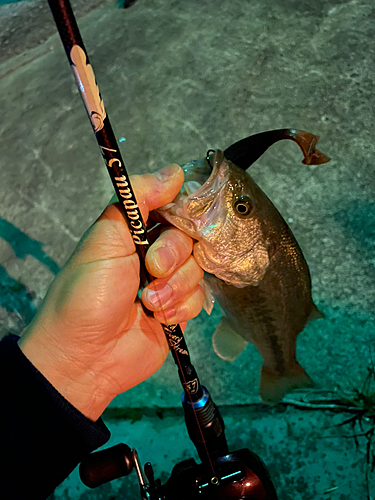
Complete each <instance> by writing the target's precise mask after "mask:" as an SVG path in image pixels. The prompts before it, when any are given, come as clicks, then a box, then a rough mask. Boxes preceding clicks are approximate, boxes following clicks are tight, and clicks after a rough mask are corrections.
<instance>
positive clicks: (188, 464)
mask: <svg viewBox="0 0 375 500" xmlns="http://www.w3.org/2000/svg"><path fill="white" fill-rule="evenodd" d="M133 468H135V470H136V473H137V476H138V481H139V486H140V495H141V499H142V500H196V499H197V500H198V499H199V500H277V496H276V491H275V488H274V486H273V484H272V482H271V479H270V476H269V473H268V471H267V469H266V467H265V465H264V463H263V462H262V461H261V459H260V458H259V457H258V456H257V455H256V454H255V453H252V452H251V451H250V450H248V449H246V448H244V449H242V450H238V451H236V452H234V453H228V454H227V455H225V456H222V457H219V458H216V459H215V460H213V461H212V462H211V463H208V462H205V463H201V464H197V463H196V462H195V460H194V459H193V458H191V459H189V460H184V461H183V462H180V463H179V464H177V465H175V467H174V468H173V470H172V474H171V476H170V478H169V479H168V481H167V482H166V483H165V484H164V485H162V484H161V481H160V479H155V478H154V473H153V469H152V465H151V464H150V463H149V462H148V463H146V464H145V466H144V469H142V466H141V465H140V462H139V458H138V454H137V452H136V451H135V450H131V449H130V448H129V446H127V445H126V444H123V443H121V444H118V445H116V446H114V447H112V448H108V449H106V450H103V451H98V452H96V453H92V454H91V455H90V456H89V457H88V458H87V459H86V460H84V461H83V462H82V463H81V466H80V471H79V472H80V476H81V480H82V482H83V483H84V484H85V485H86V486H89V487H90V488H96V487H97V486H100V485H101V484H104V483H106V482H108V481H111V480H113V479H116V478H119V477H122V476H127V475H128V474H130V472H131V471H132V470H133Z"/></svg>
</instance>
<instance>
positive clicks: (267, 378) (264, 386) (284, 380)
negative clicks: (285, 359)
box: [259, 361, 315, 405]
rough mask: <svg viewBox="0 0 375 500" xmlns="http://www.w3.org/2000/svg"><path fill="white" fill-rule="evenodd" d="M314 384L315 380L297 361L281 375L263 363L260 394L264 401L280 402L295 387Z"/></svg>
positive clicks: (299, 387) (268, 402) (312, 385)
mask: <svg viewBox="0 0 375 500" xmlns="http://www.w3.org/2000/svg"><path fill="white" fill-rule="evenodd" d="M314 385H315V384H314V382H313V381H312V380H311V378H310V377H309V376H308V375H307V373H306V372H305V370H304V369H303V368H302V366H301V365H300V364H299V363H297V361H296V362H295V364H294V366H293V367H292V368H291V369H290V370H288V371H287V372H286V373H285V374H283V375H279V374H278V373H277V372H275V371H273V370H271V369H269V368H268V367H267V366H264V365H263V366H262V370H261V372H260V383H259V394H260V397H261V399H262V401H263V403H267V404H271V405H273V404H277V403H280V401H281V400H282V399H283V397H284V396H285V394H287V393H288V392H289V391H292V390H293V389H301V388H304V387H306V388H307V387H314Z"/></svg>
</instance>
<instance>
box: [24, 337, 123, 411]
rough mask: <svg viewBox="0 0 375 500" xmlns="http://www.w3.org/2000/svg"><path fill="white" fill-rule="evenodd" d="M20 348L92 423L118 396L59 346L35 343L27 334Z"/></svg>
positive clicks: (91, 371) (90, 370) (92, 372)
mask: <svg viewBox="0 0 375 500" xmlns="http://www.w3.org/2000/svg"><path fill="white" fill-rule="evenodd" d="M18 344H19V347H20V349H21V351H22V352H23V354H24V355H25V356H26V357H27V358H28V360H29V361H30V362H31V363H32V364H33V365H34V366H35V368H36V369H37V370H38V371H39V372H40V373H41V374H42V375H43V376H44V377H45V378H46V379H47V380H48V382H49V383H50V384H51V385H52V386H53V387H54V388H55V389H56V390H57V391H58V392H59V393H60V394H61V395H62V396H63V397H64V398H65V399H66V400H67V401H68V402H69V403H70V404H71V405H72V406H74V407H75V408H76V409H77V410H78V411H80V412H81V413H82V414H83V415H85V417H87V418H89V419H90V420H92V421H96V420H98V418H99V417H100V416H101V414H102V413H103V411H104V410H105V408H106V407H107V406H108V404H109V403H110V402H111V400H112V399H113V398H114V397H115V396H116V394H113V396H111V393H110V391H108V390H106V388H105V385H106V384H105V381H101V383H100V382H99V381H98V377H97V375H96V373H95V372H94V371H93V370H92V369H87V368H86V366H84V364H83V363H80V362H77V360H76V359H72V358H71V357H69V355H67V353H66V352H65V353H63V352H62V349H61V348H60V346H58V345H51V344H49V343H48V342H46V341H45V339H44V342H43V343H42V342H40V341H37V340H36V338H35V340H34V335H33V334H25V335H23V336H22V337H21V339H20V340H19V342H18Z"/></svg>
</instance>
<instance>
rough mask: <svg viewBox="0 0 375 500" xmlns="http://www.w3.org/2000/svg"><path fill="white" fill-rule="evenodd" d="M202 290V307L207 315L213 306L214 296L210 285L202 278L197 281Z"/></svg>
mask: <svg viewBox="0 0 375 500" xmlns="http://www.w3.org/2000/svg"><path fill="white" fill-rule="evenodd" d="M199 284H200V285H201V287H202V288H203V291H204V301H203V309H204V310H205V311H206V313H207V314H208V315H210V314H211V313H212V309H213V308H214V304H215V298H214V296H213V294H212V291H211V288H210V285H209V284H208V283H207V281H205V279H204V278H202V279H201V280H200V282H199Z"/></svg>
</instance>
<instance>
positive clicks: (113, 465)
mask: <svg viewBox="0 0 375 500" xmlns="http://www.w3.org/2000/svg"><path fill="white" fill-rule="evenodd" d="M133 467H134V462H133V453H132V450H131V449H130V448H129V446H127V445H126V444H124V443H120V444H117V445H116V446H112V447H111V448H107V449H105V450H101V451H96V452H95V453H91V454H90V455H89V456H88V457H87V458H85V459H84V460H83V461H82V462H81V465H80V466H79V475H80V477H81V481H82V482H83V484H84V485H86V486H88V487H89V488H97V487H98V486H100V485H102V484H104V483H107V482H108V481H112V480H113V479H118V478H119V477H123V476H127V475H128V474H130V473H131V471H132V470H133Z"/></svg>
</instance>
